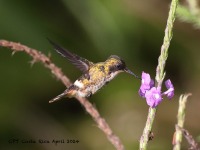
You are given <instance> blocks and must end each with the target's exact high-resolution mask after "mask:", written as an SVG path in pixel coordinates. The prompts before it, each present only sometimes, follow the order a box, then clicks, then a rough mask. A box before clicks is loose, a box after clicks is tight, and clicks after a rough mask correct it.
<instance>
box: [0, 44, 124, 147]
mask: <svg viewBox="0 0 200 150" xmlns="http://www.w3.org/2000/svg"><path fill="white" fill-rule="evenodd" d="M0 46H2V47H7V48H10V49H12V50H13V52H18V51H23V52H25V53H27V54H28V55H30V56H31V57H32V58H33V61H32V62H33V63H34V62H37V61H38V62H41V63H42V64H43V65H44V66H45V67H47V68H48V69H50V70H51V73H52V74H54V75H55V76H56V77H57V78H58V79H59V80H61V82H62V83H63V84H64V85H65V86H67V87H69V86H70V85H71V82H70V80H69V79H68V77H67V76H65V75H64V74H63V72H62V70H61V69H60V68H58V67H57V66H56V65H55V64H54V63H53V62H52V61H51V60H50V59H49V58H48V57H47V56H46V55H44V54H42V53H41V52H40V51H38V50H35V49H32V48H29V47H27V46H25V45H22V44H20V43H15V42H10V41H6V40H0ZM76 99H77V100H78V101H79V102H80V103H81V104H82V105H83V106H84V108H85V109H86V111H87V112H88V113H89V115H91V117H92V118H93V119H94V121H95V122H96V123H97V125H98V127H99V128H100V129H101V130H102V131H103V132H104V133H105V134H106V136H107V138H108V140H109V141H110V142H111V143H112V144H113V145H114V147H115V148H116V149H117V150H124V146H123V144H122V143H121V141H120V139H119V137H117V136H116V135H115V134H114V133H113V131H112V130H111V128H110V127H109V125H108V124H107V122H106V121H105V119H104V118H102V117H101V116H100V114H99V112H98V110H97V109H96V108H95V107H94V106H93V105H92V104H91V103H90V102H89V101H88V100H87V99H85V98H79V97H76Z"/></svg>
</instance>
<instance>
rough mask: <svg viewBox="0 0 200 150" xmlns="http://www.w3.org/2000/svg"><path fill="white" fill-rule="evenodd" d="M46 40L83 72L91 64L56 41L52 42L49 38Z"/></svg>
mask: <svg viewBox="0 0 200 150" xmlns="http://www.w3.org/2000/svg"><path fill="white" fill-rule="evenodd" d="M48 41H49V42H50V43H51V44H52V45H53V47H54V48H55V50H56V51H57V52H58V53H59V54H61V55H62V56H63V57H65V58H67V59H68V60H69V61H70V62H71V63H72V64H73V65H75V66H76V67H77V68H78V69H80V70H81V71H82V72H83V73H85V72H86V71H87V70H88V69H89V67H90V66H91V65H93V63H92V62H90V61H88V60H87V59H85V58H82V57H79V56H78V55H76V54H73V53H71V52H69V51H68V50H66V49H64V48H62V47H61V46H59V45H57V44H56V43H54V42H52V41H51V40H49V39H48Z"/></svg>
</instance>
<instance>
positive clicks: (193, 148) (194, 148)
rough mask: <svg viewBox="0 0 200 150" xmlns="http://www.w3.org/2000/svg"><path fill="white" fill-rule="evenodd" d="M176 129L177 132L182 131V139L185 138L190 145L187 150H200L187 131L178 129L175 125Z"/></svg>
mask: <svg viewBox="0 0 200 150" xmlns="http://www.w3.org/2000/svg"><path fill="white" fill-rule="evenodd" d="M176 128H178V130H180V131H182V133H183V135H184V137H185V138H186V140H187V141H188V143H189V144H190V148H189V150H200V147H199V146H198V143H197V142H196V141H195V140H194V138H193V137H192V135H191V134H190V133H189V132H188V130H186V129H183V128H181V127H179V126H178V125H176Z"/></svg>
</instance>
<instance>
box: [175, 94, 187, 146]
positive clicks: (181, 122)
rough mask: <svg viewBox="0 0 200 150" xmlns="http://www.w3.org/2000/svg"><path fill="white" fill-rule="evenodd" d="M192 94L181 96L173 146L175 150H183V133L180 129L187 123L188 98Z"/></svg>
mask: <svg viewBox="0 0 200 150" xmlns="http://www.w3.org/2000/svg"><path fill="white" fill-rule="evenodd" d="M190 95H191V93H189V94H185V95H181V96H180V98H179V108H178V114H177V120H178V122H177V125H176V132H175V133H174V137H173V141H172V144H173V145H174V147H173V150H180V149H181V142H182V131H181V130H180V128H183V125H184V122H185V108H186V102H187V98H188V96H190Z"/></svg>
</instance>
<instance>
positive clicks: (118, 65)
mask: <svg viewBox="0 0 200 150" xmlns="http://www.w3.org/2000/svg"><path fill="white" fill-rule="evenodd" d="M106 63H107V64H108V66H109V72H110V73H114V74H118V73H120V72H126V73H129V74H131V75H133V76H135V77H136V78H139V77H138V76H137V75H135V74H134V73H133V72H132V71H131V70H129V69H128V68H127V66H126V64H125V62H124V61H123V60H122V59H121V58H120V57H118V56H116V55H111V56H110V57H109V58H108V59H107V60H106Z"/></svg>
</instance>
